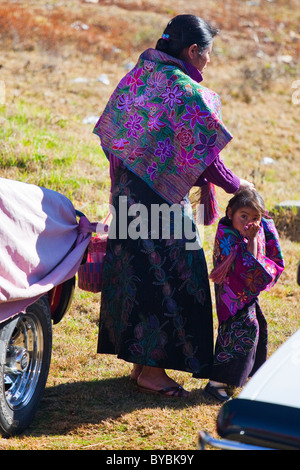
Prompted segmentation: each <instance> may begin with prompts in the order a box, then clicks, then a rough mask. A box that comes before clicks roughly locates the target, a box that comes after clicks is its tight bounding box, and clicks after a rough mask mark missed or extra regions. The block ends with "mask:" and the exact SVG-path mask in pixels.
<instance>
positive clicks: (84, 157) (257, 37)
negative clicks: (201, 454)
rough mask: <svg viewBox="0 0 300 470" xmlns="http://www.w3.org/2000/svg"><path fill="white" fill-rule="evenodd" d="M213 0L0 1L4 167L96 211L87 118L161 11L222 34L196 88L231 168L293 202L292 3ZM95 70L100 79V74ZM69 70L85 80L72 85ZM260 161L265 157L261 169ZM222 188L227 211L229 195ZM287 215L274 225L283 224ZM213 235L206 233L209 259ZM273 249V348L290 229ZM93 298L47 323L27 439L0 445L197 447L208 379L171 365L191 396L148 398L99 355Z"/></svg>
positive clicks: (99, 163) (159, 24) (104, 194)
mask: <svg viewBox="0 0 300 470" xmlns="http://www.w3.org/2000/svg"><path fill="white" fill-rule="evenodd" d="M216 3H217V2H215V1H213V0H206V1H205V2H200V3H199V2H194V1H190V0H185V1H183V0H178V1H174V2H172V4H171V5H170V2H167V1H166V0H161V1H160V2H157V1H155V0H123V1H117V0H115V1H110V0H106V1H103V2H99V4H92V3H84V2H81V1H79V0H70V1H68V2H66V3H65V4H64V3H63V2H56V1H54V0H50V1H48V2H43V1H39V2H37V1H33V0H32V1H31V0H27V1H16V2H14V3H13V4H8V3H7V2H3V1H2V2H1V1H0V40H1V43H0V49H1V61H0V64H1V65H2V68H1V69H0V80H1V81H2V82H1V83H2V84H3V82H4V83H5V91H6V102H5V105H3V106H2V107H1V116H2V117H0V121H1V127H0V134H1V140H0V176H4V177H7V178H14V179H18V180H23V181H27V182H32V183H35V184H41V185H45V186H48V187H50V188H52V189H55V190H57V191H60V192H62V193H63V194H66V195H67V196H68V197H69V198H70V199H71V200H72V201H73V203H74V205H75V206H76V207H77V208H78V209H81V210H84V211H85V212H86V214H87V216H89V217H90V218H91V219H98V218H101V217H102V216H103V215H104V214H105V210H106V208H105V204H106V203H107V201H108V193H109V180H108V166H107V162H106V160H105V158H104V157H103V154H102V152H101V151H100V149H99V143H98V139H97V138H96V137H95V136H93V135H92V134H91V131H92V127H93V126H92V125H84V124H82V120H83V119H84V118H85V117H87V116H89V115H99V114H100V113H101V110H102V109H103V107H104V105H105V103H106V101H107V99H108V97H109V95H110V93H111V91H112V90H113V88H114V87H115V85H116V83H117V82H118V80H119V79H120V78H121V77H122V76H123V75H124V73H125V71H126V69H125V67H126V65H127V64H129V63H130V62H135V61H136V59H137V57H138V55H139V53H140V52H141V51H142V50H143V49H144V48H146V47H153V46H154V45H155V42H156V39H157V38H158V37H159V35H160V34H161V31H162V29H163V27H164V26H165V24H166V23H167V21H168V20H169V18H170V17H172V16H175V15H176V14H179V13H186V12H190V13H194V14H200V15H202V16H205V17H206V18H208V19H209V20H211V21H212V22H214V23H215V24H216V25H218V27H219V28H220V29H221V35H220V37H219V38H218V39H217V40H216V45H215V49H214V57H213V60H212V64H211V65H210V67H209V68H208V69H207V71H206V73H205V85H206V86H208V87H210V88H212V89H214V90H215V91H217V92H218V93H219V94H220V95H221V98H222V102H223V118H224V120H225V122H226V123H227V125H228V128H229V129H230V130H231V131H232V133H233V134H234V140H233V142H232V143H231V144H230V145H229V146H228V149H226V150H225V151H224V152H223V157H224V159H225V160H226V162H227V163H228V165H229V166H230V167H232V168H233V170H234V171H235V173H236V174H238V175H239V176H241V177H244V178H250V179H251V180H254V181H255V184H256V186H257V188H258V189H259V191H260V192H261V193H262V195H263V197H264V198H265V201H266V203H267V206H268V208H269V210H272V209H273V208H274V206H275V204H277V203H278V202H280V201H282V200H286V199H299V198H300V192H299V169H300V168H299V167H300V160H299V151H300V140H299V105H295V104H294V105H293V104H292V93H293V89H292V84H293V83H294V82H295V80H297V79H299V77H300V70H299V52H300V31H299V23H300V14H299V9H297V5H298V1H297V0H289V1H288V0H277V1H276V2H275V1H273V2H267V1H261V2H260V7H255V6H249V5H247V2H240V1H238V0H227V1H224V2H218V3H219V5H218V7H217V6H216ZM204 7H205V8H204ZM203 12H205V13H203ZM82 25H87V26H88V29H82ZM101 74H106V75H107V77H108V78H109V81H110V84H109V85H105V84H103V83H101V82H99V81H97V77H99V75H101ZM78 77H81V78H85V79H86V82H85V83H84V82H82V81H81V82H80V83H78V82H74V79H76V78H78ZM264 157H270V158H272V159H273V163H272V164H267V165H266V164H264V163H263V158H264ZM218 195H219V201H220V207H221V209H222V210H224V208H225V206H226V203H227V200H228V198H229V195H226V194H224V193H223V192H222V191H219V190H218ZM282 217H285V216H282ZM289 217H290V215H288V216H287V219H286V220H285V219H284V220H283V222H282V218H281V219H280V220H279V223H281V222H282V223H283V224H284V225H285V226H287V224H288V222H289ZM290 219H291V218H290ZM214 231H215V227H209V228H207V229H205V249H206V254H207V259H208V263H209V265H211V247H212V243H213V238H214ZM298 233H299V230H298ZM296 235H297V231H296ZM295 238H296V240H298V241H295ZM282 247H283V251H284V255H285V260H286V270H285V272H284V274H283V276H282V278H281V280H280V282H279V283H278V285H277V286H276V287H275V288H274V289H273V290H272V291H271V292H270V293H264V294H262V296H261V302H262V306H263V310H264V312H265V314H266V316H267V318H268V320H269V330H270V348H269V352H270V354H271V353H272V352H274V351H275V350H276V349H277V347H278V346H279V345H280V344H281V343H282V342H283V341H284V340H285V339H286V338H287V337H288V336H290V335H291V334H292V333H293V332H294V331H296V329H297V328H299V299H300V288H299V286H297V285H296V266H297V263H298V260H300V245H299V239H297V236H296V237H293V239H290V238H289V230H288V229H287V230H285V232H284V238H283V239H282ZM99 301H100V295H93V294H87V293H84V292H82V291H80V290H79V289H78V290H77V291H76V294H75V298H74V302H73V305H72V308H71V310H70V312H69V313H68V314H67V316H66V317H65V318H64V319H63V320H62V322H61V323H60V324H58V325H56V326H55V327H54V345H53V358H52V364H51V370H50V374H49V380H48V385H47V389H46V392H45V396H44V399H43V400H42V403H41V405H40V408H39V410H38V413H37V415H36V418H35V420H34V422H33V424H32V425H31V426H30V428H29V429H28V430H27V431H26V433H25V434H24V435H23V436H20V437H17V438H12V439H9V440H4V439H2V440H0V449H86V450H98V449H113V450H116V449H196V444H197V433H198V431H199V430H200V429H201V430H206V431H209V432H210V433H211V434H213V435H214V436H215V435H216V430H215V421H216V417H217V414H218V410H219V406H216V405H212V404H210V403H208V402H207V401H206V400H205V398H204V396H203V395H202V392H201V390H199V389H200V388H201V387H202V386H203V385H204V384H205V381H197V380H195V379H192V378H191V377H190V376H189V375H188V374H183V373H178V372H176V371H170V374H171V375H172V376H173V377H175V378H176V380H178V381H179V382H180V383H182V384H183V385H184V386H185V387H186V388H188V389H189V390H191V391H192V392H193V393H192V398H191V401H190V403H189V404H187V403H185V402H184V403H182V402H178V401H171V400H168V399H165V400H164V399H161V398H156V397H151V396H143V395H140V394H137V392H136V391H135V388H134V386H133V385H132V384H131V383H130V382H129V380H128V377H127V375H128V373H129V371H130V368H129V365H128V364H124V363H123V362H121V361H118V360H117V359H115V358H114V357H111V356H101V357H100V356H98V355H97V354H96V343H97V323H98V316H99Z"/></svg>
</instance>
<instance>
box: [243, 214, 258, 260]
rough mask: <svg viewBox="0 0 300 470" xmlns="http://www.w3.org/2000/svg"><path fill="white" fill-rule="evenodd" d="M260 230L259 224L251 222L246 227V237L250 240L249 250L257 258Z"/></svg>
mask: <svg viewBox="0 0 300 470" xmlns="http://www.w3.org/2000/svg"><path fill="white" fill-rule="evenodd" d="M259 229H260V224H259V222H250V223H249V224H248V225H246V226H245V227H244V232H245V236H246V237H247V238H248V244H247V250H248V251H250V253H252V255H253V256H254V257H255V258H256V257H257V245H258V244H257V241H258V238H257V234H258V232H259Z"/></svg>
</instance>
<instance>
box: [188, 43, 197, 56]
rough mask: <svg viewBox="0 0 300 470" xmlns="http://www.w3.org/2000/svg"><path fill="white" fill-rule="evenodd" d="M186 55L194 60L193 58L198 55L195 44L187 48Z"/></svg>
mask: <svg viewBox="0 0 300 470" xmlns="http://www.w3.org/2000/svg"><path fill="white" fill-rule="evenodd" d="M188 55H189V57H190V58H191V59H195V57H197V56H198V55H199V53H198V45H197V44H192V45H191V46H190V47H189V48H188Z"/></svg>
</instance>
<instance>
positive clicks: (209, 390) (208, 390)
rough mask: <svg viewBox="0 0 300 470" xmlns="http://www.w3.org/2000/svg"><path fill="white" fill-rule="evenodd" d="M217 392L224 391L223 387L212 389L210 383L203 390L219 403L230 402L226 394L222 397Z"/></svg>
mask: <svg viewBox="0 0 300 470" xmlns="http://www.w3.org/2000/svg"><path fill="white" fill-rule="evenodd" d="M219 390H224V386H221V387H213V386H212V385H211V384H210V383H208V384H207V385H206V387H205V389H204V391H205V393H206V394H207V395H208V396H209V397H210V398H214V399H216V400H218V401H219V402H220V403H225V402H226V401H228V400H230V397H229V396H228V395H227V394H226V395H223V394H222V393H220V392H219Z"/></svg>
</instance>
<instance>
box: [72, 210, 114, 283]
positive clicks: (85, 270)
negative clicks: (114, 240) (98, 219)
mask: <svg viewBox="0 0 300 470" xmlns="http://www.w3.org/2000/svg"><path fill="white" fill-rule="evenodd" d="M109 216H110V214H109V215H108V216H107V217H106V219H105V222H104V223H106V221H107V219H108V217H109ZM107 238H108V234H107V233H105V234H97V235H96V236H94V237H91V239H90V242H89V245H88V249H87V256H86V261H85V263H83V264H81V265H80V267H79V269H78V287H79V288H80V289H82V290H85V291H88V292H101V289H102V271H103V260H104V257H105V254H106V245H107Z"/></svg>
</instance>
